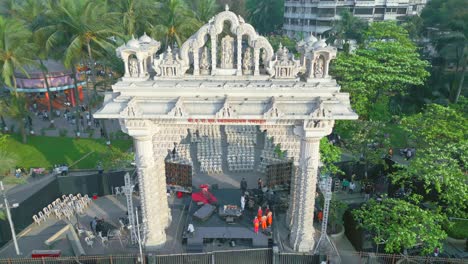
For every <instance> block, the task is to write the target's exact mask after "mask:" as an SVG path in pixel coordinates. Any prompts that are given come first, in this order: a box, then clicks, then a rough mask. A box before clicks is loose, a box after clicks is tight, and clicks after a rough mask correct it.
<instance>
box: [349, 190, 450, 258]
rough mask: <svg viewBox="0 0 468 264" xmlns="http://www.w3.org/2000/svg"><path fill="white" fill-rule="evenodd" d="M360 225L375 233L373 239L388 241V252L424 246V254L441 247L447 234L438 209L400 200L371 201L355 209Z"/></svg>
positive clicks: (377, 242) (386, 247)
mask: <svg viewBox="0 0 468 264" xmlns="http://www.w3.org/2000/svg"><path fill="white" fill-rule="evenodd" d="M353 216H354V218H355V219H356V221H358V222H359V223H360V224H359V226H360V227H362V228H364V229H366V230H368V231H370V232H372V233H373V235H374V242H375V243H376V244H377V245H378V244H382V243H384V244H385V251H386V252H387V253H400V252H402V251H403V250H404V249H410V248H413V247H415V246H418V245H420V246H422V252H421V254H422V255H426V254H429V253H432V252H433V251H434V248H436V247H437V248H442V241H443V240H444V239H445V238H446V237H447V234H446V233H445V232H444V231H443V230H442V227H441V224H442V222H443V220H444V217H443V216H442V215H440V214H439V213H437V212H430V211H426V210H423V209H421V208H420V207H419V206H417V205H414V204H413V203H411V202H408V201H405V200H400V199H383V200H382V201H381V202H377V201H375V200H370V201H369V202H368V203H365V204H364V205H363V206H362V207H361V208H360V209H358V210H354V211H353Z"/></svg>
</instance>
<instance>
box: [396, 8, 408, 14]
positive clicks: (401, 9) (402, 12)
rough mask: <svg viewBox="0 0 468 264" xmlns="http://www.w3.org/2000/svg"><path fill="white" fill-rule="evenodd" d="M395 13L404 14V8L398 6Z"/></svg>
mask: <svg viewBox="0 0 468 264" xmlns="http://www.w3.org/2000/svg"><path fill="white" fill-rule="evenodd" d="M397 14H399V15H406V8H398V10H397Z"/></svg>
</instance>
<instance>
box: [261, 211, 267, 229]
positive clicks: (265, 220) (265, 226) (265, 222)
mask: <svg viewBox="0 0 468 264" xmlns="http://www.w3.org/2000/svg"><path fill="white" fill-rule="evenodd" d="M265 229H267V217H266V215H264V216H262V230H263V231H264V230H265Z"/></svg>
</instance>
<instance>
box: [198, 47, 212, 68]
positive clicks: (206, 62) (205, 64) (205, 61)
mask: <svg viewBox="0 0 468 264" xmlns="http://www.w3.org/2000/svg"><path fill="white" fill-rule="evenodd" d="M209 56H210V54H209V51H208V48H207V47H206V46H205V47H204V48H203V51H202V56H201V60H200V70H201V74H210V58H209Z"/></svg>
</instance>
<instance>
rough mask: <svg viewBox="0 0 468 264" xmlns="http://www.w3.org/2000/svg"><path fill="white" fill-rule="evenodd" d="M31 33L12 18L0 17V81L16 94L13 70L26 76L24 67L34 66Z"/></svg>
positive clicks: (33, 48)
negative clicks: (11, 88)
mask: <svg viewBox="0 0 468 264" xmlns="http://www.w3.org/2000/svg"><path fill="white" fill-rule="evenodd" d="M31 37H32V33H31V31H29V30H28V29H27V28H26V27H25V25H24V24H23V23H22V22H20V21H18V20H16V19H13V18H3V17H1V16H0V67H1V72H2V73H1V81H2V82H3V83H4V84H5V85H7V86H9V87H13V91H14V93H15V94H16V78H15V74H14V72H15V70H17V71H21V72H22V73H24V74H25V75H26V76H28V73H27V72H26V70H25V68H24V67H25V66H26V65H31V64H34V60H32V58H33V54H34V51H35V46H34V45H33V44H32V43H31Z"/></svg>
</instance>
